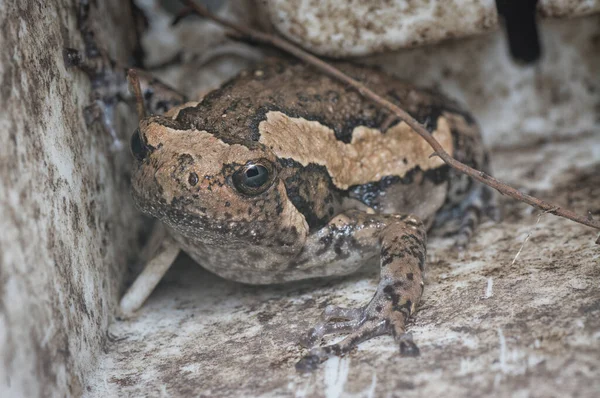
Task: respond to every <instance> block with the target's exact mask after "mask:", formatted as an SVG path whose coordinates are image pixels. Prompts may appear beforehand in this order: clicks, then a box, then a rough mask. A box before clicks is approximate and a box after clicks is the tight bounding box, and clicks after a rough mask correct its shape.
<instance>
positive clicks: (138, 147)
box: [130, 129, 148, 162]
mask: <svg viewBox="0 0 600 398" xmlns="http://www.w3.org/2000/svg"><path fill="white" fill-rule="evenodd" d="M130 148H131V153H132V154H133V156H135V158H136V159H137V160H139V161H140V162H141V161H142V160H144V158H145V157H146V156H147V155H148V147H147V146H146V145H145V144H144V142H143V141H142V137H140V129H136V130H135V132H134V133H133V135H132V136H131V142H130Z"/></svg>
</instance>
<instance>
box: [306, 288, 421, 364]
mask: <svg viewBox="0 0 600 398" xmlns="http://www.w3.org/2000/svg"><path fill="white" fill-rule="evenodd" d="M384 290H385V288H384ZM387 290H388V291H387V292H386V291H379V290H378V292H377V294H376V295H375V297H374V298H373V300H372V301H371V302H370V303H369V305H368V306H366V307H364V308H356V309H354V308H353V309H350V308H339V307H328V308H326V309H325V311H324V312H323V315H322V317H323V318H324V320H323V321H321V322H319V323H318V324H317V325H316V326H315V327H314V328H312V329H311V330H310V331H309V332H308V334H307V336H306V337H305V338H304V339H303V340H302V341H301V343H302V344H303V345H305V346H306V347H311V346H313V345H314V344H315V343H317V342H318V341H320V340H321V338H323V337H324V336H326V335H329V334H335V333H349V335H348V336H346V337H345V338H344V339H343V340H342V341H341V342H339V343H335V344H331V345H327V346H325V347H315V348H313V349H312V350H310V353H309V354H308V355H307V356H305V357H304V358H302V359H301V360H300V361H299V362H298V363H297V364H296V369H297V370H298V371H300V372H307V371H312V370H314V369H316V367H317V366H318V365H319V364H320V363H321V362H323V361H324V360H326V359H327V358H329V357H330V356H332V355H338V356H341V355H345V354H347V353H349V352H350V351H352V350H353V349H354V348H355V347H356V346H357V345H358V344H360V343H361V342H363V341H366V340H369V339H371V338H373V337H377V336H381V335H387V334H391V335H392V336H394V339H395V341H396V343H397V344H398V345H399V347H400V354H401V355H402V356H407V357H415V356H419V354H420V351H419V348H418V347H417V346H416V344H415V343H414V342H413V340H412V335H410V334H408V333H405V331H404V330H405V322H406V319H407V318H408V316H409V314H410V313H411V312H412V310H414V306H413V305H412V303H411V302H410V300H402V299H400V298H399V297H397V296H396V295H395V293H394V292H393V291H392V289H387ZM411 307H413V308H412V309H411Z"/></svg>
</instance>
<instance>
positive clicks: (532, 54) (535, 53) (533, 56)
mask: <svg viewBox="0 0 600 398" xmlns="http://www.w3.org/2000/svg"><path fill="white" fill-rule="evenodd" d="M537 3H538V0H496V8H497V10H498V14H500V16H501V17H502V19H503V20H504V26H505V28H506V35H507V37H508V45H509V48H510V54H511V56H512V57H513V58H514V59H515V60H517V61H520V62H524V63H528V64H529V63H532V62H535V61H537V60H538V59H539V58H540V56H541V54H542V49H541V46H540V40H539V36H538V28H537V21H536V7H537Z"/></svg>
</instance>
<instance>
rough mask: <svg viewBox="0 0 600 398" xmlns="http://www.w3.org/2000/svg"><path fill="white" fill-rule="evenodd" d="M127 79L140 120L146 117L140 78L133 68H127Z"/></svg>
mask: <svg viewBox="0 0 600 398" xmlns="http://www.w3.org/2000/svg"><path fill="white" fill-rule="evenodd" d="M127 80H128V81H129V85H130V86H131V89H132V90H133V95H135V107H136V110H137V114H138V118H139V119H140V120H142V119H143V118H145V117H146V108H145V107H144V96H143V94H142V88H141V86H140V78H139V76H138V74H137V71H136V70H135V69H129V70H127Z"/></svg>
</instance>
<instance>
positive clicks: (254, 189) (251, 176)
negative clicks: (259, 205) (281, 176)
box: [233, 159, 275, 196]
mask: <svg viewBox="0 0 600 398" xmlns="http://www.w3.org/2000/svg"><path fill="white" fill-rule="evenodd" d="M274 174H275V173H274V169H273V165H272V163H271V162H269V161H268V160H266V159H261V160H257V161H250V162H248V163H246V164H245V165H244V166H242V167H241V168H240V169H239V170H238V171H236V172H235V173H234V174H233V185H234V186H235V188H236V189H237V190H238V191H240V192H241V193H244V194H246V195H250V196H254V195H258V194H261V193H263V192H265V191H266V190H267V189H268V188H269V187H270V186H271V184H273V181H274Z"/></svg>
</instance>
